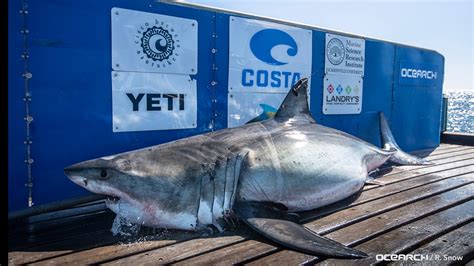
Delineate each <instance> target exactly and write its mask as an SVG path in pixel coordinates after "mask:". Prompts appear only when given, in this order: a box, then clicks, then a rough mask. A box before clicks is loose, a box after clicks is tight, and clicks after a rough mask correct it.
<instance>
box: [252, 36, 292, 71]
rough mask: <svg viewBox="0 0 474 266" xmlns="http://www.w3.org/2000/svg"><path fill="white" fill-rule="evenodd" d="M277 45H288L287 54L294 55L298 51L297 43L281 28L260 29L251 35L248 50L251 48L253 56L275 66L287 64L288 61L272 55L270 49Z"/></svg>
mask: <svg viewBox="0 0 474 266" xmlns="http://www.w3.org/2000/svg"><path fill="white" fill-rule="evenodd" d="M277 45H287V46H289V48H288V49H287V50H286V53H287V54H288V55H289V56H295V55H296V54H297V53H298V45H296V41H295V39H293V38H292V37H291V36H290V35H289V34H288V33H286V32H284V31H281V30H276V29H265V30H261V31H259V32H257V33H255V35H253V36H252V39H250V50H252V53H253V54H254V55H255V57H257V58H258V59H260V60H261V61H263V62H265V63H267V64H269V65H276V66H281V65H286V64H288V62H283V61H281V60H279V59H276V58H274V57H273V56H272V49H273V48H274V47H275V46H277Z"/></svg>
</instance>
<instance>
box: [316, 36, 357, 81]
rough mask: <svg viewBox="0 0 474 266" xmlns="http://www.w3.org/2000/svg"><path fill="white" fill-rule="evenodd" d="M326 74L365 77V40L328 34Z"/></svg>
mask: <svg viewBox="0 0 474 266" xmlns="http://www.w3.org/2000/svg"><path fill="white" fill-rule="evenodd" d="M325 55H326V56H325V58H326V60H325V63H324V72H325V73H326V74H346V75H356V76H359V77H363V76H364V62H365V40H364V39H356V38H349V37H345V36H340V35H335V34H330V33H326V51H325Z"/></svg>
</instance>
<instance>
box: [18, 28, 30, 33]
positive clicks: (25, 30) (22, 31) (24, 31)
mask: <svg viewBox="0 0 474 266" xmlns="http://www.w3.org/2000/svg"><path fill="white" fill-rule="evenodd" d="M20 32H21V33H22V34H28V33H30V31H29V30H27V29H23V30H21V31H20Z"/></svg>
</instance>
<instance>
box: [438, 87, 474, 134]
mask: <svg viewBox="0 0 474 266" xmlns="http://www.w3.org/2000/svg"><path fill="white" fill-rule="evenodd" d="M444 95H445V96H447V97H448V123H447V125H446V130H447V131H451V132H466V133H474V92H468V91H452V92H447V93H444Z"/></svg>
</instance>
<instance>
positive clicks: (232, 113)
mask: <svg viewBox="0 0 474 266" xmlns="http://www.w3.org/2000/svg"><path fill="white" fill-rule="evenodd" d="M285 96H286V94H283V93H265V92H255V93H248V92H242V91H236V92H230V93H229V102H228V105H229V107H228V114H229V115H228V117H229V120H228V127H236V126H239V125H243V124H245V123H247V122H249V121H251V120H252V119H254V118H256V117H258V118H257V119H258V120H259V121H263V120H266V119H269V118H273V117H274V116H275V113H276V111H277V110H278V108H279V107H280V105H281V103H282V102H283V100H284V99H285Z"/></svg>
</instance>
